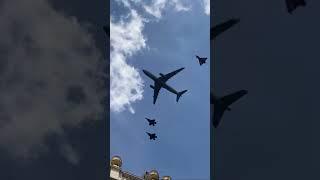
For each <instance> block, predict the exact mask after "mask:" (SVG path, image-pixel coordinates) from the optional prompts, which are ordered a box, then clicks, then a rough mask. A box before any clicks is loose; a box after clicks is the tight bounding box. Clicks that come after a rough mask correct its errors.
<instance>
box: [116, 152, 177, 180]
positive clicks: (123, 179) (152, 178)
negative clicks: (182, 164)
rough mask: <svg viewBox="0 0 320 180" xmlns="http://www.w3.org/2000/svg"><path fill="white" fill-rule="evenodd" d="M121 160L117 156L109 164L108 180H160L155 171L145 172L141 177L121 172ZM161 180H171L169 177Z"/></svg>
mask: <svg viewBox="0 0 320 180" xmlns="http://www.w3.org/2000/svg"><path fill="white" fill-rule="evenodd" d="M121 166H122V160H121V158H120V157H119V156H114V157H112V159H111V162H110V180H160V176H159V174H158V172H157V171H156V170H152V171H150V172H145V173H144V175H143V176H142V177H139V176H137V175H134V174H131V173H129V172H126V171H123V170H122V168H121ZM161 180H171V177H170V176H163V177H162V178H161Z"/></svg>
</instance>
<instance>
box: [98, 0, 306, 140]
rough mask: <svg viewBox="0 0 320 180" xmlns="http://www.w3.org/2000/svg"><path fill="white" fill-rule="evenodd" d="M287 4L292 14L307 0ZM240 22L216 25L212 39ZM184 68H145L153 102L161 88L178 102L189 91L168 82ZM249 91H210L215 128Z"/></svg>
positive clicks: (203, 60) (153, 136) (151, 122)
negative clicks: (165, 71) (222, 93)
mask: <svg viewBox="0 0 320 180" xmlns="http://www.w3.org/2000/svg"><path fill="white" fill-rule="evenodd" d="M286 6H287V11H288V13H290V14H292V12H293V11H294V10H295V9H297V8H298V7H299V6H306V2H305V0H286ZM239 22H240V19H235V18H233V19H230V20H227V21H225V22H223V23H221V24H218V25H216V26H214V27H213V28H211V29H210V39H211V40H215V39H216V37H217V36H219V35H220V34H222V33H223V32H225V31H227V30H228V29H230V28H231V27H233V26H234V25H236V24H238V23H239ZM103 29H104V31H105V33H106V34H107V35H108V36H110V30H109V26H104V27H103ZM196 58H197V59H198V61H199V64H200V66H202V65H203V64H205V63H206V60H207V57H200V56H198V55H196ZM183 69H184V68H180V69H177V70H175V71H172V72H170V73H168V74H165V75H164V74H162V73H159V75H160V76H159V77H156V76H155V75H153V74H152V73H151V72H149V71H147V70H143V73H144V74H145V75H146V76H148V77H149V78H150V79H152V80H153V81H154V85H150V87H151V88H152V89H153V104H155V103H156V101H157V98H158V95H159V92H160V90H161V88H164V89H166V90H167V91H169V92H171V93H173V94H175V95H176V102H178V101H179V99H180V97H181V96H182V95H183V94H184V93H186V92H187V90H183V91H180V92H178V91H177V90H175V89H174V88H172V87H171V86H169V85H168V84H167V81H168V80H169V79H170V78H172V77H173V76H175V75H176V74H178V73H179V72H180V71H182V70H183ZM247 93H248V91H247V90H240V91H237V92H234V93H231V94H229V95H226V96H223V97H217V96H215V95H214V94H213V93H210V104H212V105H213V106H214V109H213V112H214V113H213V119H212V124H213V126H214V127H215V128H217V127H218V126H219V124H220V122H221V119H222V116H223V114H224V112H225V111H226V110H227V111H231V108H230V105H231V104H233V103H234V102H236V101H237V100H239V99H240V98H241V97H243V96H244V95H246V94H247ZM146 120H147V121H148V122H149V126H155V125H156V123H157V122H156V120H155V119H149V118H146ZM146 133H147V134H148V135H149V139H150V140H155V139H156V138H157V135H156V134H155V133H149V132H146Z"/></svg>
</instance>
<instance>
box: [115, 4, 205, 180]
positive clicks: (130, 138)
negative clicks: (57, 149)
mask: <svg viewBox="0 0 320 180" xmlns="http://www.w3.org/2000/svg"><path fill="white" fill-rule="evenodd" d="M146 2H150V1H142V0H135V1H133V0H131V1H130V0H127V1H125V0H114V1H111V22H110V34H111V55H110V58H111V64H110V68H111V69H110V70H111V73H110V76H111V106H110V109H111V115H110V127H111V144H110V148H111V149H110V151H111V156H114V155H119V156H121V157H122V159H123V169H124V170H125V171H130V172H133V173H134V174H137V175H142V174H143V173H144V172H145V171H150V170H152V169H156V170H157V171H158V172H159V174H160V176H164V175H170V176H171V177H172V178H174V179H194V180H200V179H201V180H202V179H209V176H210V173H209V170H210V139H209V138H210V137H209V134H210V132H209V131H210V128H209V120H210V119H209V116H210V112H209V110H210V104H209V88H210V83H209V82H210V79H209V75H210V74H209V73H210V69H209V67H210V62H209V60H208V61H207V64H204V65H203V66H199V63H198V61H197V59H196V58H195V55H196V54H197V55H199V56H205V57H208V59H209V56H210V51H209V48H210V44H209V43H210V41H209V39H210V38H209V29H210V28H209V26H210V19H209V18H210V16H209V15H208V12H207V11H206V7H207V6H206V4H205V3H204V2H207V1H202V0H201V1H200V0H199V1H191V0H189V1H187V0H186V1H179V0H172V1H166V0H156V1H152V4H151V3H146ZM180 67H185V69H184V70H183V71H181V72H180V73H178V74H177V75H176V76H174V77H173V78H171V79H170V80H169V81H168V82H167V83H168V84H169V85H171V86H172V87H173V88H175V89H176V90H177V91H182V90H185V89H188V92H187V93H185V94H184V95H183V96H182V97H181V99H180V101H179V103H176V101H175V99H176V96H175V95H174V94H171V93H170V92H168V91H166V90H164V89H162V90H161V91H160V93H159V96H158V99H157V103H156V104H155V105H153V104H152V96H153V90H152V89H151V88H150V87H149V85H150V84H153V81H152V80H151V79H149V78H148V77H146V76H145V75H144V74H143V73H142V69H146V70H148V71H150V72H152V73H153V74H154V75H156V76H159V73H163V74H166V73H169V72H171V71H173V70H176V69H178V68H180ZM145 117H148V118H156V120H157V125H156V126H154V127H152V126H148V123H147V121H146V120H145ZM146 131H148V132H155V133H156V134H157V136H158V138H157V140H156V141H150V140H149V137H148V136H147V134H146Z"/></svg>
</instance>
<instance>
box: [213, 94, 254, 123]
mask: <svg viewBox="0 0 320 180" xmlns="http://www.w3.org/2000/svg"><path fill="white" fill-rule="evenodd" d="M247 93H248V91H246V90H240V91H237V92H235V93H232V94H230V95H227V96H224V97H222V98H221V99H220V101H221V103H220V104H216V105H215V106H214V112H213V126H214V127H215V128H216V127H218V125H219V124H220V121H221V118H222V116H223V114H224V112H225V111H226V109H227V108H228V106H229V105H231V104H232V103H234V102H235V101H237V100H238V99H240V98H241V97H242V96H244V95H246V94H247ZM210 103H211V104H213V95H212V94H211V95H210Z"/></svg>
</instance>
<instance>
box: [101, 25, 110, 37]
mask: <svg viewBox="0 0 320 180" xmlns="http://www.w3.org/2000/svg"><path fill="white" fill-rule="evenodd" d="M103 30H104V32H105V33H106V35H107V36H110V28H109V26H103Z"/></svg>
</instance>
